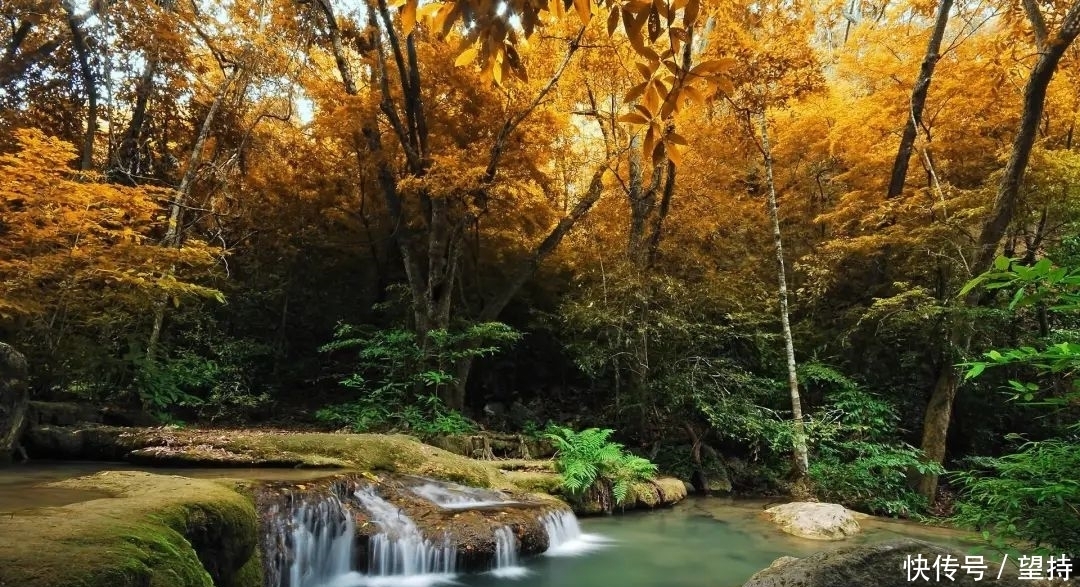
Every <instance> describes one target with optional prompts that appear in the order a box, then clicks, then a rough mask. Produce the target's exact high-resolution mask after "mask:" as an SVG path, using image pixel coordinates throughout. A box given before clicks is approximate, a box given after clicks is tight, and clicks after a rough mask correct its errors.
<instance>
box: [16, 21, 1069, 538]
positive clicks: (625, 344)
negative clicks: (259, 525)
mask: <svg viewBox="0 0 1080 587" xmlns="http://www.w3.org/2000/svg"><path fill="white" fill-rule="evenodd" d="M0 15H2V17H3V22H2V23H0V52H2V55H0V340H2V341H4V342H5V343H7V344H9V345H10V346H11V348H13V349H17V350H18V351H19V352H20V353H21V354H23V355H25V359H26V363H27V365H28V366H29V371H28V373H29V375H28V379H27V381H28V386H29V389H30V399H31V400H33V401H49V402H76V403H83V404H92V405H99V406H104V405H107V406H113V407H115V408H116V409H117V410H124V411H126V412H125V413H137V414H140V417H141V418H143V419H144V420H145V422H143V425H149V426H163V427H165V428H166V429H175V430H184V429H192V428H195V429H245V430H246V429H266V430H294V431H324V432H334V431H338V432H351V433H392V432H401V433H406V434H409V435H412V436H415V437H418V438H421V439H428V438H435V437H439V436H452V435H466V436H467V435H476V434H481V433H484V432H485V431H486V432H499V433H510V434H514V435H519V436H526V437H533V438H548V439H553V441H554V442H555V443H556V444H557V445H558V446H560V447H562V451H563V452H564V453H567V452H569V451H570V450H571V449H575V450H579V451H581V452H580V454H579V457H580V458H581V461H580V462H579V463H578V465H580V466H582V467H584V469H582V471H583V472H582V471H579V472H574V471H570V472H567V471H566V470H564V471H563V473H564V475H566V476H567V478H568V479H570V478H577V479H578V481H579V482H580V483H579V484H580V485H581V486H582V487H585V486H588V485H589V484H590V483H592V482H593V479H594V478H595V477H596V476H597V475H600V476H603V475H604V474H610V480H611V481H612V482H614V483H615V484H616V485H617V486H618V484H619V482H620V479H623V478H625V475H638V476H642V475H645V476H647V473H648V471H649V470H650V467H653V465H652V464H650V463H654V464H655V467H653V468H658V470H659V471H661V472H663V473H665V474H670V475H673V476H676V477H679V478H682V479H685V480H690V481H692V483H693V485H694V486H695V487H697V488H699V489H701V490H709V489H710V488H713V489H715V485H716V484H715V480H716V479H717V478H718V477H730V487H728V488H726V489H728V490H730V491H732V492H734V493H736V494H742V495H775V494H786V495H796V496H798V495H803V496H812V497H813V498H816V499H820V500H822V501H829V502H835V503H840V504H844V505H845V506H848V507H851V508H853V509H856V510H859V511H863V512H867V513H873V514H879V515H883V516H894V517H901V518H910V519H915V520H927V519H935V520H947V521H949V522H950V523H952V524H955V525H959V526H963V527H972V528H977V529H979V530H985V531H986V536H987V539H988V540H991V541H996V542H997V543H999V544H1012V543H1021V544H1029V545H1035V546H1036V547H1040V548H1047V549H1049V550H1050V551H1054V552H1058V553H1060V552H1072V553H1080V477H1078V474H1077V471H1080V388H1078V386H1077V379H1076V373H1075V370H1076V369H1077V368H1080V315H1078V313H1077V312H1078V310H1080V129H1077V128H1076V126H1077V125H1078V124H1080V44H1077V43H1074V40H1075V39H1076V37H1077V36H1078V34H1080V1H1077V0H936V1H928V0H895V1H892V2H889V1H886V0H755V1H748V0H731V1H724V2H720V1H717V0H596V1H595V2H594V1H593V0H565V1H560V0H551V1H550V2H543V1H539V0H500V1H499V2H494V1H493V0H445V1H441V0H431V1H429V0H424V1H423V2H421V1H420V0H228V1H223V2H208V1H205V0H154V1H148V2H140V1H135V0H89V1H87V0H4V1H3V2H2V4H0ZM0 395H2V393H0ZM2 412H3V410H0V413H2ZM2 423H3V422H2V418H0V424H2ZM4 433H5V430H4V429H3V427H2V426H0V440H10V441H11V442H9V443H8V445H7V446H3V443H0V450H4V451H6V452H14V453H17V449H18V446H17V444H18V433H16V434H15V437H14V438H13V439H5V438H4ZM615 440H618V444H617V445H615V446H619V447H625V450H626V452H625V453H624V454H622V455H621V456H619V457H618V458H616V459H615V460H616V461H618V462H617V463H616V465H617V466H615V465H611V466H606V468H605V465H604V462H608V461H603V462H601V461H602V460H603V459H608V456H603V454H608V453H603V451H604V449H605V447H610V446H611V445H612V443H613V442H614V441H615ZM598 447H599V448H598ZM9 449H10V450H9ZM589 451H593V452H592V453H590V452H589ZM601 453H603V454H601ZM598 455H599V456H598ZM631 455H633V456H631ZM620 459H621V460H620ZM598 463H599V464H598ZM608 464H609V465H610V463H608ZM561 466H563V467H567V466H570V465H568V464H567V463H565V462H564V463H563V465H561ZM619 467H622V469H619ZM627 470H630V473H627V472H626V471H627ZM605 471H607V472H608V473H605ZM611 471H614V472H611ZM578 473H580V476H579V477H575V476H577V475H578ZM620 475H622V476H623V477H620ZM1029 550H1030V549H1029Z"/></svg>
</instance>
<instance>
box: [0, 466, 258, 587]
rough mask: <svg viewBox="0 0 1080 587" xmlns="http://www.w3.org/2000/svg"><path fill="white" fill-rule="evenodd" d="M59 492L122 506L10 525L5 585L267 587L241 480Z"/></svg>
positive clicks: (4, 542)
mask: <svg viewBox="0 0 1080 587" xmlns="http://www.w3.org/2000/svg"><path fill="white" fill-rule="evenodd" d="M51 486H55V487H65V488H71V489H86V490H92V491H96V492H105V493H107V494H109V495H111V496H112V497H106V498H102V499H93V500H90V501H84V502H81V503H75V504H71V505H66V506H63V507H55V508H41V509H37V510H32V511H31V512H29V513H28V514H25V515H13V516H12V517H11V518H6V519H4V520H3V522H2V527H3V529H2V531H0V585H5V586H12V587H14V586H16V585H17V586H18V587H59V586H61V585H63V586H72V587H145V586H148V585H152V586H154V587H262V569H261V565H260V561H259V557H258V554H257V543H258V529H257V528H258V526H257V516H256V514H255V507H254V504H253V501H252V499H251V497H250V496H249V495H247V490H246V488H245V487H244V486H242V485H241V484H239V483H237V482H236V481H227V480H203V479H189V478H185V477H176V476H172V475H153V474H150V473H139V472H133V471H106V472H103V473H98V474H96V475H90V476H87V477H79V478H76V479H69V480H66V481H61V482H58V483H53V484H51Z"/></svg>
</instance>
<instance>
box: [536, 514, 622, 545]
mask: <svg viewBox="0 0 1080 587" xmlns="http://www.w3.org/2000/svg"><path fill="white" fill-rule="evenodd" d="M540 522H541V523H542V524H543V525H544V532H546V533H547V538H548V549H547V551H546V552H544V554H545V555H547V556H579V555H582V554H585V553H587V552H592V551H594V550H597V549H600V548H603V547H604V546H605V545H607V544H609V543H610V541H609V540H608V539H607V538H605V537H603V536H600V535H598V534H586V533H584V532H582V531H581V526H580V525H578V520H577V517H575V516H574V513H573V512H570V511H566V510H563V511H557V512H548V513H547V514H544V515H543V516H541V517H540Z"/></svg>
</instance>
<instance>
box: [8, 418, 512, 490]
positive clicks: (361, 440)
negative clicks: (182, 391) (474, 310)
mask: <svg viewBox="0 0 1080 587" xmlns="http://www.w3.org/2000/svg"><path fill="white" fill-rule="evenodd" d="M25 438H26V444H27V450H28V451H29V452H30V454H31V456H34V457H38V458H50V459H69V460H71V459H83V460H106V461H115V460H126V461H129V462H133V463H138V464H141V465H149V466H161V465H168V466H177V465H180V466H198V467H290V468H291V467H307V468H333V469H357V470H361V471H375V470H381V471H391V472H398V473H407V474H413V475H421V476H425V477H432V478H434V479H441V480H446V481H454V482H457V483H462V484H464V485H470V486H474V487H492V486H500V485H507V484H508V482H507V480H506V479H505V477H504V476H503V475H501V474H499V472H498V470H497V469H495V467H493V466H490V465H488V464H486V463H484V462H480V461H474V460H472V459H467V458H465V457H461V456H458V455H455V454H451V453H449V452H446V451H444V450H440V449H438V448H435V447H433V446H429V445H426V444H423V443H421V442H419V441H418V440H416V439H415V438H413V437H410V436H404V435H383V434H323V433H288V432H277V431H261V430H260V431H255V430H228V431H225V430H200V429H194V428H192V429H186V428H185V429H179V428H167V427H166V428H121V427H115V426H104V425H99V424H88V425H84V426H81V427H77V428H68V427H59V426H35V427H32V428H31V429H30V430H29V431H28V432H27V434H26V437H25Z"/></svg>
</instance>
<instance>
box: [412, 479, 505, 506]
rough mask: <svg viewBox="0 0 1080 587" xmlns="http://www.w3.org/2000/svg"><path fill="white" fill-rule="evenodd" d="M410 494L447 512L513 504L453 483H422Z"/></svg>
mask: <svg viewBox="0 0 1080 587" xmlns="http://www.w3.org/2000/svg"><path fill="white" fill-rule="evenodd" d="M411 490H412V492H413V493H415V494H416V495H418V496H420V497H422V498H424V499H426V500H428V501H430V502H431V503H433V504H435V505H437V506H439V507H441V508H444V509H448V510H459V509H461V510H463V509H470V508H481V507H489V506H497V505H510V504H515V503H517V502H515V501H509V500H506V499H504V498H503V497H502V496H501V495H499V494H498V493H495V492H494V491H486V490H483V489H475V488H472V487H465V486H464V485H455V484H453V483H424V484H423V485H417V486H416V487H413V488H412V489H411Z"/></svg>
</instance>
